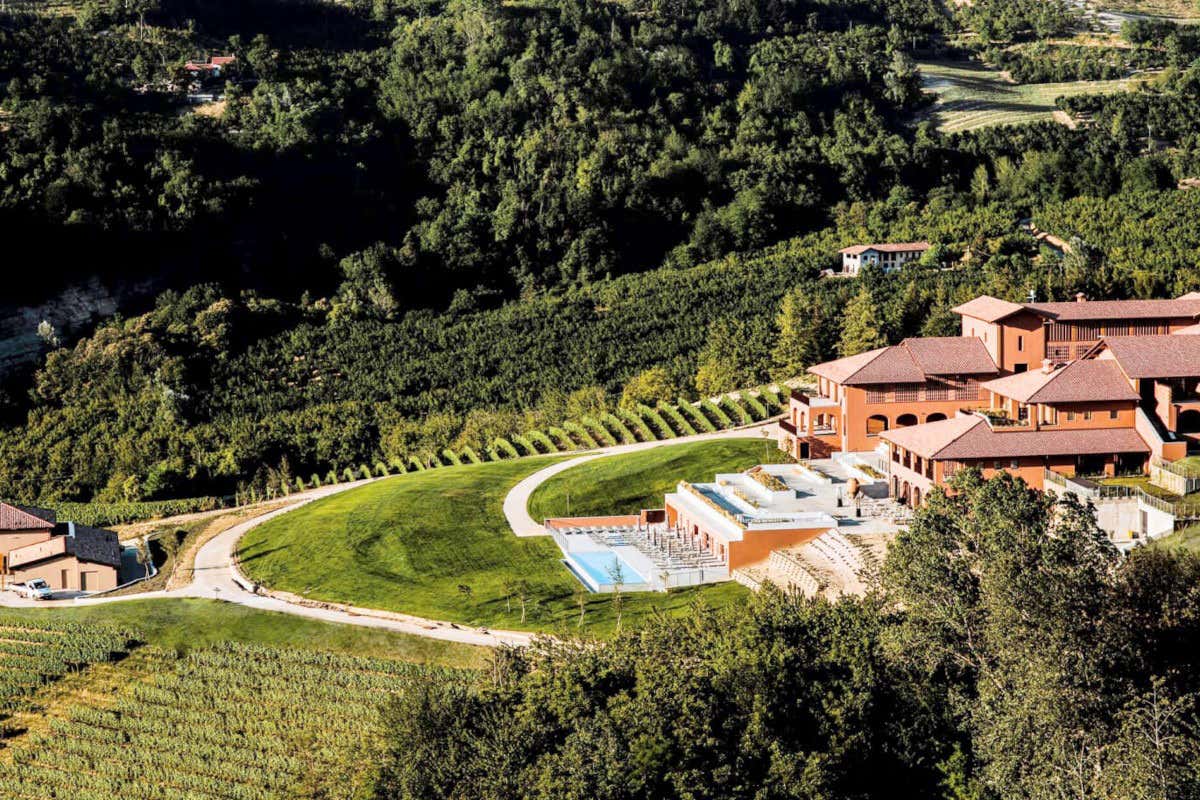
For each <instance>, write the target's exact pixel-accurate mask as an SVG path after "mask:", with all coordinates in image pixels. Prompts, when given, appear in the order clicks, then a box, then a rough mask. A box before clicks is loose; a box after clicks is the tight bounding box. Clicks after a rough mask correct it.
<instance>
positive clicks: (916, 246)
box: [838, 242, 933, 256]
mask: <svg viewBox="0 0 1200 800" xmlns="http://www.w3.org/2000/svg"><path fill="white" fill-rule="evenodd" d="M932 246H933V245H931V244H930V243H929V242H900V243H896V244H856V245H851V246H850V247H843V248H842V249H841V250H839V251H838V252H839V253H840V254H842V255H852V256H856V255H859V254H860V253H865V252H867V251H868V250H877V251H879V252H880V253H911V252H912V251H914V250H928V249H929V248H930V247H932Z"/></svg>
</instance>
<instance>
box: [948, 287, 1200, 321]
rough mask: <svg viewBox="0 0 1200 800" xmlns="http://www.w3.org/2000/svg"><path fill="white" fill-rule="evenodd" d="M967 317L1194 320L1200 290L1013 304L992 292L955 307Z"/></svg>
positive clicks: (1198, 309)
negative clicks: (1169, 296)
mask: <svg viewBox="0 0 1200 800" xmlns="http://www.w3.org/2000/svg"><path fill="white" fill-rule="evenodd" d="M952 310H953V311H954V313H956V314H959V315H961V316H964V317H973V318H974V319H980V320H983V321H984V322H996V321H997V320H1001V319H1004V318H1005V317H1008V316H1012V315H1013V314H1015V313H1017V312H1018V311H1022V310H1028V311H1032V312H1033V313H1035V314H1037V315H1038V316H1041V317H1045V318H1046V319H1050V320H1054V321H1056V322H1079V321H1084V320H1104V319H1182V318H1189V319H1195V318H1197V317H1200V293H1198V292H1190V293H1188V294H1185V295H1183V296H1182V297H1178V298H1176V299H1174V300H1084V301H1082V302H1076V301H1068V302H1064V303H1010V302H1008V301H1007V300H1000V299H999V298H996V297H991V296H989V295H986V294H985V295H981V296H980V297H976V298H975V299H974V300H971V301H969V302H966V303H963V304H962V305H960V306H956V307H955V308H954V309H952Z"/></svg>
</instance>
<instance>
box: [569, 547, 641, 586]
mask: <svg viewBox="0 0 1200 800" xmlns="http://www.w3.org/2000/svg"><path fill="white" fill-rule="evenodd" d="M567 560H568V561H570V562H571V565H572V566H573V567H574V568H575V571H576V572H578V573H581V574H580V577H582V578H584V579H585V583H589V584H591V586H592V588H593V589H594V588H597V587H600V586H612V585H613V584H614V583H615V581H614V580H613V572H614V571H615V570H616V569H617V567H620V570H621V584H622V585H624V586H628V585H629V584H634V583H646V578H645V577H644V576H643V575H642V574H641V573H640V572H638V571H637V570H636V569H634V568H633V567H631V566H630V565H629V562H628V561H626V560H625V559H623V558H621V557H620V556H619V555H617V554H616V553H614V552H613V551H611V550H594V551H590V552H583V553H568V554H567Z"/></svg>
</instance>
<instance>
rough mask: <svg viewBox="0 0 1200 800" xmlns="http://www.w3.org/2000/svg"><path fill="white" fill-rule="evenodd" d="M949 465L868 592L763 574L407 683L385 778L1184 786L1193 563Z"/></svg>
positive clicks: (677, 784) (580, 799)
mask: <svg viewBox="0 0 1200 800" xmlns="http://www.w3.org/2000/svg"><path fill="white" fill-rule="evenodd" d="M955 481H956V483H955V488H956V489H957V490H958V492H957V494H955V495H954V496H953V497H947V496H946V495H945V494H944V493H943V492H942V491H941V490H937V491H935V492H934V493H933V494H932V495H931V497H930V498H929V503H928V504H927V505H926V506H925V507H922V508H921V509H920V510H918V511H917V513H916V516H915V519H914V520H913V522H912V524H911V526H910V527H909V528H908V529H907V530H905V531H903V532H902V533H900V534H899V536H898V538H897V540H896V542H895V543H894V544H893V545H892V547H891V548H890V549H889V552H888V555H887V558H886V561H885V563H884V565H883V569H882V582H881V584H882V585H881V588H880V589H879V591H877V592H875V593H873V594H871V595H869V596H867V597H864V598H858V599H853V598H843V599H841V600H839V601H838V602H836V603H829V602H826V601H823V600H821V601H813V600H806V599H804V598H802V597H800V596H798V595H785V594H783V593H781V592H779V591H778V590H774V589H773V588H772V589H768V590H764V591H763V592H762V593H760V594H759V595H758V596H756V597H755V598H754V599H753V601H751V602H750V603H749V604H748V605H747V606H744V607H738V608H736V609H733V610H727V611H721V612H716V611H712V610H707V609H705V608H703V607H698V608H696V609H695V611H694V612H693V615H692V616H691V617H690V618H684V619H678V618H666V617H664V618H661V619H658V620H656V621H653V622H651V623H649V624H648V625H646V626H645V627H642V628H639V629H638V630H637V631H627V632H626V633H624V634H623V635H620V636H618V637H617V639H616V640H615V641H614V642H612V643H609V644H606V645H605V646H603V647H598V646H594V645H592V644H590V643H561V642H551V641H547V642H545V643H544V646H543V647H542V648H540V649H537V648H535V649H532V650H529V651H521V652H512V653H506V654H503V655H502V656H501V657H499V658H498V659H497V664H496V666H495V668H494V669H493V670H491V671H490V672H489V673H488V675H487V677H486V679H485V680H484V681H482V682H481V684H480V685H477V686H474V687H471V686H465V685H463V684H461V683H455V684H451V683H449V682H447V683H432V684H429V685H427V686H425V687H423V688H422V689H421V690H420V691H416V692H413V693H411V694H409V695H407V696H405V697H404V698H403V699H402V700H400V701H399V702H398V704H397V706H396V708H395V709H394V711H393V715H392V723H393V729H394V734H393V744H392V752H391V757H390V759H389V760H388V762H387V764H386V766H385V773H384V774H385V778H384V783H383V786H382V787H381V789H380V791H379V793H378V797H380V798H381V799H382V798H386V799H387V800H409V799H410V798H411V799H412V800H417V799H418V798H420V800H431V799H432V798H464V799H465V798H473V799H478V800H502V799H507V798H546V799H547V800H549V799H550V798H554V800H560V799H563V798H567V799H569V800H576V799H577V800H608V799H612V800H617V799H618V798H620V799H621V800H625V799H626V798H628V799H630V800H632V799H634V798H645V800H665V799H666V798H693V799H695V798H713V799H714V800H716V799H717V798H720V799H721V800H733V799H735V798H746V800H751V799H752V798H753V800H763V798H771V799H774V798H862V799H863V800H867V799H868V798H914V800H916V799H917V798H920V800H926V799H927V798H946V800H992V799H993V798H994V799H995V800H999V799H1000V798H1030V799H1031V800H1062V798H1073V799H1074V800H1092V799H1095V800H1151V799H1152V798H1153V799H1154V800H1163V799H1164V798H1178V799H1179V800H1184V799H1185V798H1195V797H1198V796H1200V780H1198V777H1197V776H1198V775H1200V772H1198V771H1197V767H1198V766H1200V734H1198V732H1197V726H1196V722H1197V716H1196V714H1197V705H1196V704H1197V699H1198V697H1200V694H1198V692H1200V682H1198V679H1200V663H1197V655H1198V654H1200V624H1198V623H1200V620H1198V618H1197V616H1196V610H1195V609H1196V602H1195V599H1196V598H1195V596H1196V591H1197V589H1196V587H1197V585H1198V581H1200V558H1197V556H1196V555H1195V554H1192V553H1185V552H1167V551H1163V550H1154V549H1145V548H1143V549H1139V550H1137V551H1135V552H1134V553H1133V554H1132V555H1131V556H1129V557H1121V556H1120V555H1119V554H1118V553H1117V551H1116V550H1115V549H1114V548H1113V547H1112V546H1111V545H1110V544H1109V542H1108V540H1107V538H1106V537H1105V535H1104V533H1103V532H1102V531H1100V530H1099V529H1098V528H1097V527H1096V525H1095V520H1094V516H1093V512H1092V511H1091V509H1088V508H1084V507H1083V506H1080V505H1079V504H1078V502H1077V501H1075V500H1074V498H1073V497H1072V496H1069V495H1068V496H1067V499H1066V500H1065V501H1064V502H1063V504H1061V505H1059V506H1054V505H1053V502H1052V501H1051V500H1049V499H1048V498H1047V496H1046V495H1043V494H1041V493H1040V492H1035V491H1031V490H1029V489H1027V488H1026V487H1025V485H1024V484H1023V483H1021V482H1020V481H1018V480H1016V479H1013V478H1011V477H1009V476H1002V477H998V478H995V479H993V480H991V481H987V482H985V481H983V480H982V479H981V478H980V476H979V473H978V472H976V471H971V470H969V471H964V472H963V473H961V474H960V475H958V476H956V478H955Z"/></svg>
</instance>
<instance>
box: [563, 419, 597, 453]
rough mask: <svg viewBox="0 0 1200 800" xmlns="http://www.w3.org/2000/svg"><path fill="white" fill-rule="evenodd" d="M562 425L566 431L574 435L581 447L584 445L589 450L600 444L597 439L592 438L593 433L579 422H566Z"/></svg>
mask: <svg viewBox="0 0 1200 800" xmlns="http://www.w3.org/2000/svg"><path fill="white" fill-rule="evenodd" d="M562 427H563V430H564V431H566V432H567V433H569V434H571V436H572V437H574V439H575V441H576V442H578V443H579V446H580V447H584V448H586V449H588V450H595V449H596V448H597V447H599V446H600V445H599V444H598V443H597V442H596V440H595V439H593V438H592V435H591V434H590V433H588V432H587V430H586V429H585V428H584V427H583V426H582V425H580V424H579V423H578V422H564V423H563V425H562Z"/></svg>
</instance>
